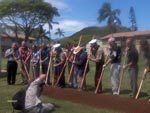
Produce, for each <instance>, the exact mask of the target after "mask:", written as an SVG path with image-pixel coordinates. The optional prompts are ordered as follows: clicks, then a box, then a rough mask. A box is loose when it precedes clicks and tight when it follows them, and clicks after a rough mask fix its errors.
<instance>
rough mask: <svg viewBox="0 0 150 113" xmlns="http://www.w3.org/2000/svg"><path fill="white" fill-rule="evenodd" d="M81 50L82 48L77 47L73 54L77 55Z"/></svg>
mask: <svg viewBox="0 0 150 113" xmlns="http://www.w3.org/2000/svg"><path fill="white" fill-rule="evenodd" d="M81 49H82V48H81V47H80V46H77V47H76V48H74V51H73V54H77V53H78V52H80V50H81Z"/></svg>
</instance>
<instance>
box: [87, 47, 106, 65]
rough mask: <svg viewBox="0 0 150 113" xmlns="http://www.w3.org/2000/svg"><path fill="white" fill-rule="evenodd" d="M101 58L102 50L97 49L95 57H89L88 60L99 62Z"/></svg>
mask: <svg viewBox="0 0 150 113" xmlns="http://www.w3.org/2000/svg"><path fill="white" fill-rule="evenodd" d="M102 58H103V50H102V49H100V50H98V52H97V55H96V57H95V58H92V57H89V60H91V61H93V62H96V63H98V62H100V60H102Z"/></svg>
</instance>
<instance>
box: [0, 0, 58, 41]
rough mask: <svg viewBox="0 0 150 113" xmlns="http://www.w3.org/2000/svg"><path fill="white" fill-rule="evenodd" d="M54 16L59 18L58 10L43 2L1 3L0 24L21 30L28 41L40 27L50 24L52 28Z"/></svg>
mask: <svg viewBox="0 0 150 113" xmlns="http://www.w3.org/2000/svg"><path fill="white" fill-rule="evenodd" d="M54 16H59V13H58V11H57V8H55V7H53V6H52V5H51V4H49V3H46V2H44V1H43V0H2V1H0V22H1V23H3V24H4V25H8V24H11V25H15V26H16V27H18V28H20V29H21V30H22V32H24V34H25V38H26V40H28V37H29V36H30V35H31V33H32V31H33V29H34V28H37V27H38V26H39V25H44V24H46V23H48V24H49V27H51V23H52V20H53V17H54Z"/></svg>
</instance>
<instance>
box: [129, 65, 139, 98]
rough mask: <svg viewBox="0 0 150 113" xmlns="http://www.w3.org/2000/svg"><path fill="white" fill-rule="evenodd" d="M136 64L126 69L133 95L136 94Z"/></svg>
mask: <svg viewBox="0 0 150 113" xmlns="http://www.w3.org/2000/svg"><path fill="white" fill-rule="evenodd" d="M138 70H139V69H138V65H135V66H132V67H131V68H129V69H128V72H129V78H130V87H131V90H132V94H133V97H135V96H136V93H137V91H138V84H137V78H138Z"/></svg>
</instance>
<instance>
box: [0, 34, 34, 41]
mask: <svg viewBox="0 0 150 113" xmlns="http://www.w3.org/2000/svg"><path fill="white" fill-rule="evenodd" d="M0 36H1V37H3V38H16V35H15V34H11V35H7V34H0ZM18 38H19V39H25V35H23V34H18ZM29 40H36V39H35V38H33V37H29Z"/></svg>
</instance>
